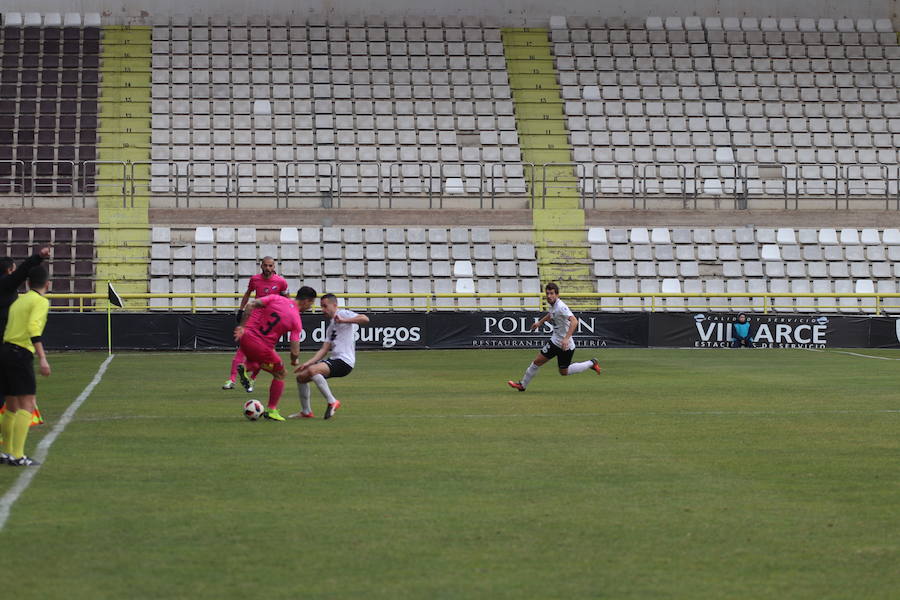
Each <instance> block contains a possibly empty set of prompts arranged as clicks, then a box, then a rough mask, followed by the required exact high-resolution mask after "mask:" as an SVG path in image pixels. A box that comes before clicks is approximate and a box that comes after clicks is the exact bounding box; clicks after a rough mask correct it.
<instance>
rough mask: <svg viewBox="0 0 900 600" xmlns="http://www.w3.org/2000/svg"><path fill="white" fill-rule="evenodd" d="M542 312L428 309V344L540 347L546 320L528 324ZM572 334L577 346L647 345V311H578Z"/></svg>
mask: <svg viewBox="0 0 900 600" xmlns="http://www.w3.org/2000/svg"><path fill="white" fill-rule="evenodd" d="M544 314H545V313H537V312H464V313H461V312H457V313H429V314H428V317H429V318H428V330H427V331H428V337H427V344H428V347H429V348H505V349H515V348H540V347H541V346H543V345H544V343H546V341H547V340H548V339H549V337H550V330H551V326H550V324H549V323H545V324H544V327H543V328H542V329H541V330H540V331H537V332H532V331H531V329H530V328H531V326H532V325H533V324H534V323H535V322H536V321H538V320H539V319H540V318H541V317H542V316H543V315H544ZM575 316H576V317H577V318H578V329H577V330H576V331H575V335H574V336H573V337H574V339H575V344H576V345H577V347H579V348H633V347H646V345H647V318H648V315H647V314H646V313H619V314H610V313H596V312H579V313H576V315H575Z"/></svg>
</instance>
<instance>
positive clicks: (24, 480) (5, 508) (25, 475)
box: [0, 354, 115, 531]
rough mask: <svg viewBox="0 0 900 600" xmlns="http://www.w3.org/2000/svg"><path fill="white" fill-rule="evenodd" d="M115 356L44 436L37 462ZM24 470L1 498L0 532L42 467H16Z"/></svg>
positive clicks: (42, 459) (92, 389)
mask: <svg viewBox="0 0 900 600" xmlns="http://www.w3.org/2000/svg"><path fill="white" fill-rule="evenodd" d="M114 356H115V354H111V355H109V357H108V358H107V359H106V360H104V361H103V364H101V365H100V368H99V369H98V370H97V374H96V375H94V378H93V379H92V380H91V382H90V383H89V384H88V385H87V387H86V388H84V390H83V391H82V392H81V394H80V395H79V396H78V397H77V398H75V400H74V401H73V402H72V404H70V405H69V408H67V409H66V412H64V413H63V414H62V416H61V417H60V418H59V421H57V423H56V425H55V426H54V427H53V429H52V430H50V433H48V434H47V435H45V436H44V439H42V440H41V441H40V443H39V444H38V446H37V449H36V450H35V453H34V458H35V460H37V461H39V462H44V460H45V459H46V458H47V455H48V454H49V453H50V446H52V445H53V442H55V441H56V438H58V437H59V434H61V433H62V432H63V431H64V430H65V428H66V426H68V424H69V423H71V422H72V419H73V418H74V417H75V412H76V411H77V410H78V409H79V407H81V405H82V404H84V401H85V400H87V399H88V396H90V395H91V392H93V391H94V388H95V387H97V384H99V383H100V380H101V379H103V374H104V373H105V372H106V368H107V367H108V366H109V363H110V362H112V359H113V357H114ZM15 468H19V469H22V474H21V475H19V478H18V479H16V482H15V483H14V484H13V486H12V487H11V488H10V489H9V491H7V492H6V493H5V494H4V495H3V497H2V498H0V531H2V530H3V528H4V527H5V526H6V521H7V519H9V513H10V510H12V506H13V504H15V503H16V500H18V499H19V496H21V495H22V494H23V493H24V492H25V490H26V489H28V486H29V484H31V480H32V479H34V476H35V475H37V472H38V471H39V470H40V468H41V467H40V466H35V467H15Z"/></svg>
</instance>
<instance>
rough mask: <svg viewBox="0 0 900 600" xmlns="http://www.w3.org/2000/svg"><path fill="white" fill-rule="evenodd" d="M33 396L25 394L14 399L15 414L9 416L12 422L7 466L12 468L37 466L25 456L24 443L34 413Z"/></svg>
mask: <svg viewBox="0 0 900 600" xmlns="http://www.w3.org/2000/svg"><path fill="white" fill-rule="evenodd" d="M34 405H35V396H34V394H25V395H22V396H17V397H16V412H15V414H14V416H13V415H10V417H13V418H12V421H13V427H12V444H11V449H10V452H9V454H10V456H11V457H12V458H11V459H10V460H9V464H11V465H13V466H21V467H30V466H32V465H36V464H38V463H37V462H36V461H34V460H32V459H30V458H28V457H27V456H25V441H26V440H27V439H28V430H29V429H30V428H31V419H32V413H33V412H34Z"/></svg>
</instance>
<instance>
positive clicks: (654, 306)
mask: <svg viewBox="0 0 900 600" xmlns="http://www.w3.org/2000/svg"><path fill="white" fill-rule="evenodd" d="M119 296H121V298H122V299H123V300H124V301H125V306H126V308H127V309H129V310H148V309H152V310H156V311H160V310H170V311H176V312H177V311H178V310H179V309H180V308H182V307H168V306H151V305H150V303H148V302H144V303H135V302H134V301H135V300H155V299H175V298H189V299H190V300H191V305H190V307H189V308H190V312H192V313H193V312H197V311H198V310H216V309H218V310H235V309H237V307H238V305H239V303H238V299H239V298H241V297H242V296H243V294H241V293H227V294H221V293H214V292H208V293H191V294H135V293H131V294H129V293H123V294H119ZM338 296H340V297H341V298H358V299H367V298H385V299H386V298H391V299H392V300H395V299H409V300H416V299H423V300H425V305H424V306H415V305H414V303H412V302H410V304H409V305H408V306H407V305H403V306H396V305H395V306H392V307H387V306H385V307H371V306H368V303H363V304H356V305H354V304H349V303H348V304H347V306H348V308H360V309H366V310H372V309H373V308H374V309H378V308H384V309H386V310H390V309H395V310H396V309H424V310H426V311H428V312H430V311H433V310H436V309H441V310H460V309H462V310H466V309H476V308H477V309H480V310H484V309H497V310H506V309H511V308H525V309H533V310H540V309H542V308H545V307H546V304H545V302H544V297H543V295H539V294H535V293H508V292H487V293H483V294H470V293H465V294H462V293H448V294H437V293H435V294H424V293H396V294H393V293H391V294H389V293H357V292H348V293H341V294H338ZM106 297H107V296H106V294H53V293H50V294H47V298H49V299H50V300H51V301H52V300H56V299H58V300H78V304H77V305H75V306H52V305H51V310H54V311H72V310H75V311H78V312H85V311H90V310H93V309H94V307H93V306H90V305H85V301H90V300H106ZM222 298H231V299H233V300H235V303H234V304H229V305H225V306H215V305H214V304H212V303H209V304H200V303H198V299H199V300H216V299H222ZM439 298H443V299H451V300H452V299H457V300H459V299H471V300H476V299H479V298H481V299H483V298H497V299H502V298H520V299H522V300H523V301H525V302H523V303H520V304H519V305H518V306H515V307H509V306H503V305H502V304H501V303H497V304H496V305H493V304H492V305H484V304H480V305H478V306H476V305H474V304H473V305H472V306H462V305H457V306H452V305H451V306H438V305H437V304H436V303H435V300H437V299H439ZM564 298H565V299H566V302H567V303H568V304H569V306H570V307H571V308H577V309H578V310H590V309H593V310H598V311H600V310H609V308H610V307H605V306H601V304H600V300H601V299H603V298H622V299H632V298H640V299H641V301H640V302H636V303H633V304H625V303H623V304H622V305H621V306H617V307H616V309H639V310H646V309H648V308H649V309H650V310H651V311H655V310H659V309H661V308H665V306H664V304H663V305H660V304H659V303H658V302H657V299H660V300H665V299H668V298H673V299H674V298H705V299H707V300H709V299H713V298H732V299H734V298H748V299H761V300H762V303H761V304H759V303H758V302H748V303H747V304H727V303H723V304H706V303H704V304H684V305H679V306H677V307H672V308H682V309H686V310H710V309H722V310H733V309H740V310H756V309H757V307H759V309H761V310H762V312H763V313H768V312H770V311H772V310H777V309H786V308H791V309H792V310H798V309H809V310H810V312H823V311H821V310H816V308H817V307H816V305H815V304H814V303H812V302H811V303H810V304H804V305H800V304H798V305H787V304H778V303H775V302H772V299H778V298H854V299H859V300H865V299H869V300H872V303H871V304H864V305H861V306H860V307H859V308H860V310H870V309H871V310H874V314H876V315H880V314H882V313H883V312H884V311H885V310H891V311H900V293H895V294H877V293H870V294H835V293H832V294H813V293H777V294H774V293H751V292H741V293H737V292H736V293H730V292H715V293H712V292H704V293H699V292H697V293H679V294H671V293H665V294H664V293H660V292H617V293H602V294H599V293H586V292H581V293H571V294H565V295H564ZM892 298H893V299H898V301H897V302H896V303H894V304H891V303H888V302H885V300H886V299H892ZM648 299H649V306H648V305H647V304H646V302H647V300H648ZM577 300H588V301H590V300H593V301H594V302H577ZM183 308H188V307H183ZM828 308H832V307H828ZM833 309H834V310H840V309H841V307H840V306H835V307H833ZM314 310H315V309H314Z"/></svg>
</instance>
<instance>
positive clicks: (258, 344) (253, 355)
mask: <svg viewBox="0 0 900 600" xmlns="http://www.w3.org/2000/svg"><path fill="white" fill-rule="evenodd" d="M238 350H239V352H240V353H241V355H242V361H241V362H240V363H239V364H238V365H237V376H238V380H239V381H240V382H241V385H242V386H243V387H244V389H245V390H246V391H247V393H248V394H249V393H250V392H252V391H253V385H254V382H255V381H256V375H257V374H258V373H259V370H260V367H259V365H260V364H261V363H263V362H266V360H267V359H266V357H267V356H269V354H268V353H269V351H270V350H272V348H270V347H269V346H268V345H267V344H266V342H264V341H263V340H257V339H256V338H252V337H249V336H245V337H243V338H241V345H240V348H238ZM273 351H274V350H273ZM276 356H277V355H276Z"/></svg>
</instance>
